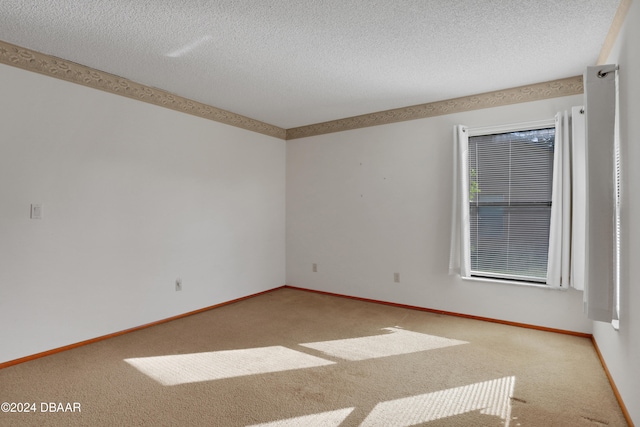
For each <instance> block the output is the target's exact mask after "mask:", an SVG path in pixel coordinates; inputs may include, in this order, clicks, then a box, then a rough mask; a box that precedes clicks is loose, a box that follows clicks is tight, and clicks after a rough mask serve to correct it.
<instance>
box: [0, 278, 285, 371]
mask: <svg viewBox="0 0 640 427" xmlns="http://www.w3.org/2000/svg"><path fill="white" fill-rule="evenodd" d="M283 287H284V286H278V287H277V288H273V289H268V290H266V291H262V292H258V293H256V294H251V295H247V296H245V297H241V298H236V299H234V300H231V301H225V302H222V303H220V304H215V305H212V306H209V307H204V308H201V309H198V310H194V311H189V312H187V313H183V314H179V315H177V316H173V317H168V318H166V319H161V320H158V321H155V322H151V323H146V324H144V325H140V326H136V327H133V328H130V329H125V330H123V331H118V332H114V333H112V334H108V335H102V336H100V337H96V338H91V339H88V340H85V341H80V342H77V343H74V344H69V345H65V346H62V347H58V348H54V349H52V350H47V351H43V352H40V353H36V354H32V355H30V356H25V357H21V358H19V359H14V360H9V361H8V362H3V363H0V369H3V368H8V367H9V366H13V365H18V364H20V363H24V362H28V361H30V360H34V359H39V358H41V357H45V356H50V355H52V354H56V353H61V352H63V351H67V350H71V349H74V348H77V347H82V346H84V345H89V344H93V343H95V342H99V341H104V340H106V339H109V338H113V337H117V336H120V335H124V334H128V333H131V332H135V331H139V330H141V329H146V328H150V327H152V326H156V325H160V324H162V323H167V322H171V321H172V320H177V319H182V318H183V317H187V316H192V315H194V314H198V313H202V312H205V311H209V310H213V309H214V308H218V307H222V306H225V305H229V304H233V303H236V302H239V301H242V300H245V299H249V298H253V297H257V296H258V295H262V294H266V293H269V292H273V291H275V290H276V289H281V288H283Z"/></svg>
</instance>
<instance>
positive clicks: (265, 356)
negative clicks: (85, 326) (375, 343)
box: [124, 346, 335, 386]
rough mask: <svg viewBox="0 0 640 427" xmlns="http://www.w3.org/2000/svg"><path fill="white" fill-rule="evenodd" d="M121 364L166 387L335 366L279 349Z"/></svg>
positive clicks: (236, 351)
mask: <svg viewBox="0 0 640 427" xmlns="http://www.w3.org/2000/svg"><path fill="white" fill-rule="evenodd" d="M124 361H125V362H127V363H128V364H130V365H131V366H133V367H134V368H136V369H137V370H139V371H140V372H142V373H143V374H145V375H147V376H149V377H151V378H153V379H154V380H156V381H158V382H159V383H160V384H162V385H167V386H169V385H178V384H188V383H195V382H201V381H211V380H219V379H222V378H233V377H240V376H245V375H254V374H265V373H269V372H280V371H290V370H293V369H303V368H313V367H317V366H326V365H333V364H334V363H335V362H332V361H329V360H325V359H322V358H320V357H315V356H311V355H308V354H305V353H301V352H299V351H295V350H291V349H288V348H286V347H282V346H273V347H260V348H248V349H242V350H225V351H212V352H206V353H192V354H175V355H167V356H153V357H138V358H132V359H124Z"/></svg>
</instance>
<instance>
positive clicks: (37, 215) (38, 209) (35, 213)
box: [31, 203, 42, 219]
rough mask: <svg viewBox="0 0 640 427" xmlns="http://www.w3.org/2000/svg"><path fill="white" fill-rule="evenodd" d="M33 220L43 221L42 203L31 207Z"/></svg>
mask: <svg viewBox="0 0 640 427" xmlns="http://www.w3.org/2000/svg"><path fill="white" fill-rule="evenodd" d="M31 219H42V205H41V204H40V203H34V204H32V205H31Z"/></svg>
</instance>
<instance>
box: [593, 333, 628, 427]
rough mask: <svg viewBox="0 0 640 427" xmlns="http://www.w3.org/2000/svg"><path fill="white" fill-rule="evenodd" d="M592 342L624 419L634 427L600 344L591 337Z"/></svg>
mask: <svg viewBox="0 0 640 427" xmlns="http://www.w3.org/2000/svg"><path fill="white" fill-rule="evenodd" d="M591 342H592V343H593V348H595V349H596V354H597V355H598V359H600V363H601V364H602V368H603V369H604V373H605V374H606V375H607V378H608V379H609V384H611V389H613V394H614V395H615V396H616V400H618V404H619V405H620V409H622V414H623V415H624V418H625V419H626V420H627V424H629V427H633V421H632V420H631V415H630V414H629V411H628V410H627V407H626V406H625V404H624V401H623V400H622V396H620V392H619V391H618V387H616V383H615V382H614V381H613V377H612V376H611V372H609V368H607V364H606V363H605V361H604V358H603V357H602V353H600V348H599V347H598V343H597V342H596V339H595V337H593V336H592V337H591Z"/></svg>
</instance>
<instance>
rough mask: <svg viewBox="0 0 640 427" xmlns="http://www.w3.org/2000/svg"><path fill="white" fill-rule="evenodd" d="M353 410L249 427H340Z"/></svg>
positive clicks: (340, 410)
mask: <svg viewBox="0 0 640 427" xmlns="http://www.w3.org/2000/svg"><path fill="white" fill-rule="evenodd" d="M353 409H354V408H345V409H338V410H337V411H329V412H321V413H319V414H313V415H305V416H302V417H295V418H287V419H286V420H278V421H272V422H270V423H264V424H254V425H251V426H248V427H300V426H305V427H338V426H339V425H340V424H341V423H342V422H343V421H344V420H345V419H346V418H347V417H348V416H349V414H350V413H351V412H352V411H353Z"/></svg>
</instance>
